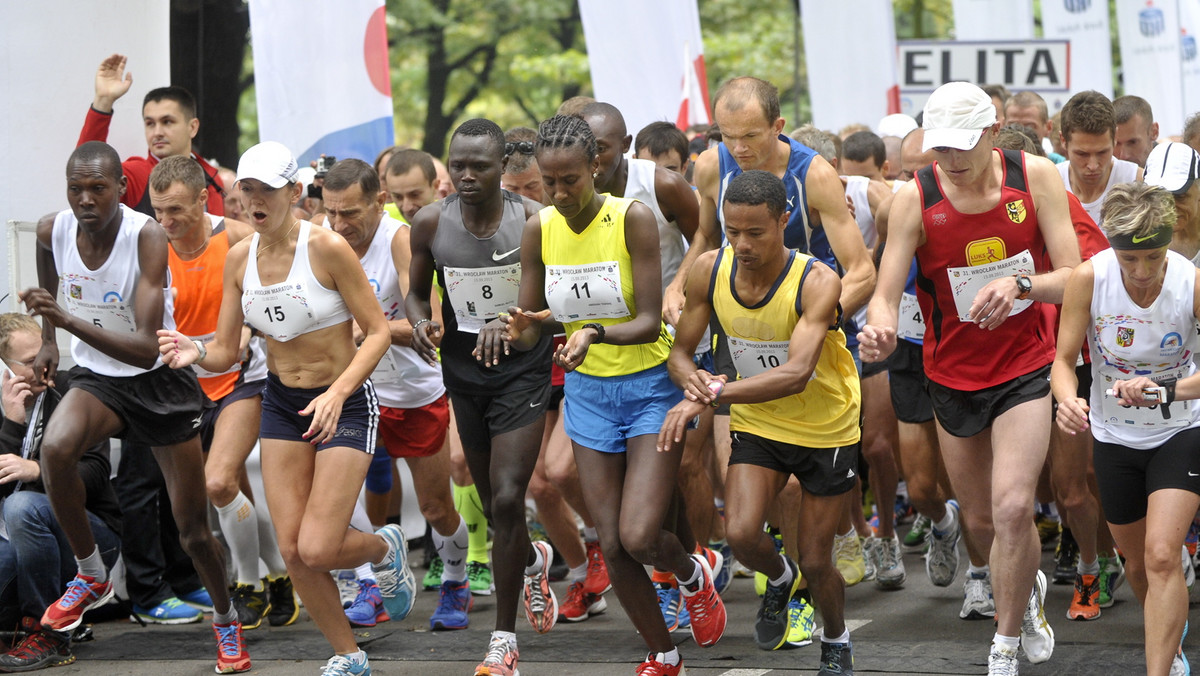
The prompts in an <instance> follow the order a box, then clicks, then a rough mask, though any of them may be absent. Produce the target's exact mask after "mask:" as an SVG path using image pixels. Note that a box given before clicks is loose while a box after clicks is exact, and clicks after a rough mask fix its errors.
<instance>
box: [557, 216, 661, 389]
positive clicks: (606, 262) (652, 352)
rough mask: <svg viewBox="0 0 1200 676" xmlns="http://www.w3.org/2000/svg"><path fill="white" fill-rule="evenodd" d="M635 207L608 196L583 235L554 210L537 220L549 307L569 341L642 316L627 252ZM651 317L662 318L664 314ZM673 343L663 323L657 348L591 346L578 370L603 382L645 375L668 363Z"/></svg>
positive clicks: (657, 310)
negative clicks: (628, 217)
mask: <svg viewBox="0 0 1200 676" xmlns="http://www.w3.org/2000/svg"><path fill="white" fill-rule="evenodd" d="M634 201H635V200H630V199H623V198H620V197H613V196H611V195H606V196H605V199H604V204H603V205H601V207H600V212H599V213H597V214H596V217H595V218H594V219H593V220H592V222H591V223H589V224H588V226H587V227H586V228H584V230H583V232H581V233H576V232H575V231H574V230H571V227H570V226H569V225H567V220H566V219H565V218H563V216H562V214H560V213H558V209H555V208H554V207H546V208H545V209H542V210H541V212H539V214H538V215H539V217H540V219H541V223H542V262H543V263H544V264H545V266H546V278H545V289H544V290H545V293H546V303H547V305H548V306H549V307H550V309H551V310H552V311H553V312H554V315H555V318H556V319H558V321H560V322H562V324H563V326H564V327H565V328H566V331H567V336H568V338H569V337H570V335H571V334H572V333H574V332H576V331H578V330H579V329H580V328H582V327H583V325H584V324H588V323H592V322H595V323H597V324H601V325H603V326H606V327H607V326H613V325H615V324H623V323H625V322H628V321H630V320H632V319H633V317H634V315H636V314H637V303H636V301H635V300H634V295H633V265H632V261H631V260H630V258H629V249H628V248H626V246H625V213H626V212H627V211H628V210H629V205H630V204H633V203H634ZM659 276H660V275H656V276H655V278H654V279H655V280H657V279H658V278H659ZM656 283H657V282H656ZM652 311H653V312H654V313H655V314H658V312H659V309H658V308H653V310H652ZM671 342H672V340H671V334H670V333H668V332H667V327H666V325H665V324H663V323H662V321H661V320H659V334H658V339H657V340H656V341H655V342H653V343H645V344H642V345H609V344H607V343H599V344H596V345H592V346H591V347H590V348H589V349H588V354H587V357H586V358H585V359H584V360H583V363H582V364H581V365H580V366H579V368H578V369H577V370H578V371H579V372H580V373H586V374H587V375H590V376H601V377H608V376H623V375H628V374H630V373H638V372H639V371H645V370H646V369H648V368H652V367H655V366H658V365H659V364H662V363H663V362H665V361H666V360H667V354H669V353H670V351H671Z"/></svg>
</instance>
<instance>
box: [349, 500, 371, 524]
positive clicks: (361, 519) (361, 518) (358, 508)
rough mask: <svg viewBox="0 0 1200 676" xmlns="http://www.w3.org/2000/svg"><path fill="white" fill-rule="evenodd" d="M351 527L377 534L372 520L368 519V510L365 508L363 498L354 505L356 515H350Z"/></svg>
mask: <svg viewBox="0 0 1200 676" xmlns="http://www.w3.org/2000/svg"><path fill="white" fill-rule="evenodd" d="M350 527H351V528H353V529H354V530H361V531H362V532H364V533H374V532H375V527H374V526H372V525H371V519H370V518H369V517H367V508H366V507H364V506H363V501H362V499H361V498H360V499H359V500H357V501H355V503H354V513H353V514H351V515H350Z"/></svg>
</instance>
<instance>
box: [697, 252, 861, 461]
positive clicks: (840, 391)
mask: <svg viewBox="0 0 1200 676" xmlns="http://www.w3.org/2000/svg"><path fill="white" fill-rule="evenodd" d="M814 263H818V262H817V260H816V259H815V258H813V257H812V256H807V255H805V254H802V253H798V252H796V251H792V252H791V255H790V257H789V258H788V261H787V264H786V265H785V266H784V269H783V272H782V273H780V275H779V279H777V280H776V281H775V285H774V287H773V288H772V289H771V291H770V292H769V293H768V294H767V296H766V298H764V299H762V300H761V301H759V302H758V303H757V304H755V305H754V306H751V307H748V306H746V305H744V304H743V303H742V302H741V301H740V300H739V299H738V298H737V295H736V292H735V290H734V288H733V278H734V274H735V273H736V271H737V258H736V257H735V256H734V254H733V250H732V249H731V248H729V247H726V248H724V249H722V250H721V251H720V252H718V253H717V262H716V270H715V273H714V274H713V278H712V288H711V289H710V290H709V301H710V302H711V303H712V308H713V312H714V313H716V316H717V319H718V321H720V322H721V327H722V328H723V329H724V331H725V333H726V335H727V336H729V348H730V354H731V355H732V356H733V359H734V364H735V365H736V366H737V367H738V373H739V378H748V377H750V376H752V375H755V374H757V373H761V372H763V371H765V370H767V369H769V368H772V367H774V366H778V365H780V364H782V363H784V362H785V361H787V354H788V347H787V346H788V341H790V340H791V337H792V333H793V332H794V331H795V329H796V323H797V322H798V321H799V320H800V290H801V288H802V287H803V286H804V278H805V277H806V276H807V275H808V271H809V269H810V268H811V267H812V266H813V264H814ZM861 406H862V395H861V394H860V392H859V384H858V371H857V370H856V369H855V367H854V358H853V357H852V356H851V355H850V351H849V350H847V349H846V336H845V334H843V333H842V330H841V329H840V328H836V327H835V328H832V329H830V330H828V331H826V332H825V341H824V344H823V345H822V346H821V355H820V357H819V358H818V359H817V367H816V368H815V369H814V370H813V374H812V378H811V379H810V380H809V381H808V386H807V387H805V389H804V391H803V392H801V393H799V394H792V395H788V396H786V397H783V398H781V399H775V400H772V401H767V402H762V403H758V404H733V405H731V406H730V424H729V429H730V430H732V431H734V432H747V433H749V434H754V435H757V436H760V437H764V438H767V439H771V440H772V441H778V442H781V443H786V444H793V445H797V446H807V447H809V448H836V447H839V446H848V445H851V444H854V443H857V442H858V441H859V437H860V430H859V411H860V408H861Z"/></svg>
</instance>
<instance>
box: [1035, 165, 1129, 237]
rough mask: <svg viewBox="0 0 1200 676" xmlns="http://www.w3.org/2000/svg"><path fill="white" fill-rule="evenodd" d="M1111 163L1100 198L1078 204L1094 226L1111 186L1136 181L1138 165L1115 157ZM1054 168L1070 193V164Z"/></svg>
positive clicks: (1098, 220) (1097, 222) (1098, 222)
mask: <svg viewBox="0 0 1200 676" xmlns="http://www.w3.org/2000/svg"><path fill="white" fill-rule="evenodd" d="M1112 163H1113V166H1112V171H1110V172H1108V185H1106V186H1104V192H1102V193H1100V196H1099V197H1097V198H1096V200H1095V201H1094V202H1084V201H1083V200H1079V203H1080V204H1082V205H1083V209H1084V211H1086V212H1088V216H1091V217H1092V220H1093V221H1095V222H1096V225H1100V207H1102V206H1104V198H1105V197H1106V196H1108V191H1109V190H1112V189H1113V186H1114V185H1117V184H1118V183H1133V182H1134V181H1136V180H1137V172H1138V165H1136V164H1134V163H1133V162H1130V161H1128V160H1118V159H1117V158H1115V157H1114V158H1113V159H1112ZM1055 166H1057V167H1058V175H1059V176H1061V177H1062V180H1063V185H1064V186H1066V188H1067V192H1071V163H1070V162H1059V163H1058V164H1057V165H1055ZM1076 197H1078V195H1076Z"/></svg>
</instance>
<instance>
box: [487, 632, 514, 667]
mask: <svg viewBox="0 0 1200 676" xmlns="http://www.w3.org/2000/svg"><path fill="white" fill-rule="evenodd" d="M507 656H508V641H506V640H504V639H502V638H500V639H496V638H494V639H492V642H491V643H489V644H488V651H487V655H484V657H483V663H484V664H504V658H505V657H507Z"/></svg>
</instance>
